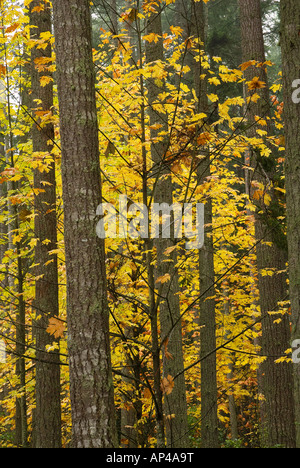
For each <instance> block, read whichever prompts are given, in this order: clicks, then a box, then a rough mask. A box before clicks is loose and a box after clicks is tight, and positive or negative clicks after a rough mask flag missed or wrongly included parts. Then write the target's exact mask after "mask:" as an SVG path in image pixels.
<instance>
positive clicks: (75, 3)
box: [53, 0, 117, 448]
mask: <svg viewBox="0 0 300 468" xmlns="http://www.w3.org/2000/svg"><path fill="white" fill-rule="evenodd" d="M53 12H54V29H55V39H56V57H57V83H58V98H59V108H60V130H61V146H62V183H63V201H64V226H65V227H64V234H65V250H66V270H67V316H68V320H67V321H68V352H69V366H70V393H71V409H72V433H73V437H72V446H73V447H74V448H109V447H114V446H116V444H117V442H116V439H117V434H116V430H115V410H114V399H113V381H112V369H111V357H110V342H109V311H108V304H107V288H106V272H105V250H104V242H103V240H101V239H99V238H98V237H97V235H96V224H97V219H96V210H97V207H98V205H99V204H100V203H101V198H102V197H101V178H100V163H99V139H98V122H97V109H96V97H95V72H94V64H93V57H92V41H91V17H90V1H89V0H68V1H65V0H54V2H53Z"/></svg>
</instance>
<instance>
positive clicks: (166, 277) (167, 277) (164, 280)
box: [156, 273, 171, 284]
mask: <svg viewBox="0 0 300 468" xmlns="http://www.w3.org/2000/svg"><path fill="white" fill-rule="evenodd" d="M170 279H171V276H170V275H169V273H166V274H165V275H163V276H160V277H159V278H157V280H156V283H161V284H164V283H167V282H168V281H170Z"/></svg>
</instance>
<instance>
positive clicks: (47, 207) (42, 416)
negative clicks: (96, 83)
mask: <svg viewBox="0 0 300 468" xmlns="http://www.w3.org/2000/svg"><path fill="white" fill-rule="evenodd" d="M38 5H40V1H39V0H36V1H33V2H31V4H30V24H31V27H32V29H31V35H32V38H39V37H40V34H41V33H44V32H47V31H51V28H52V23H51V11H50V9H49V8H45V10H44V11H41V12H32V11H33V9H34V8H36V7H37V6H38ZM51 55H52V50H51V46H50V45H49V46H48V47H47V48H46V49H44V50H43V49H37V48H33V49H32V50H31V62H32V63H31V69H32V72H31V90H32V93H31V98H32V106H33V107H36V106H37V103H36V100H37V99H39V100H40V101H41V104H39V110H42V111H43V112H45V113H46V112H48V113H51V112H52V107H53V84H52V81H51V82H50V83H49V84H48V85H46V86H41V85H40V78H41V76H50V77H51V74H49V73H48V72H46V71H42V72H41V73H39V71H38V70H37V67H36V63H35V60H36V59H38V58H40V57H47V58H51ZM33 116H34V118H35V121H36V124H34V126H33V129H32V142H33V151H34V152H39V153H44V154H45V156H46V158H51V154H50V153H51V151H52V149H53V143H52V141H53V140H54V127H53V124H52V123H50V124H47V125H46V126H43V128H41V127H40V126H39V118H38V117H37V116H36V115H35V112H33ZM44 182H45V183H44ZM55 182H56V181H55V162H52V163H51V164H50V170H49V172H42V173H41V172H40V170H39V169H35V170H34V188H35V190H36V193H35V199H34V210H35V225H34V231H35V238H36V239H38V241H37V245H36V248H35V264H36V265H37V266H36V268H35V274H36V276H37V277H38V279H37V280H36V286H35V301H34V306H35V308H36V316H37V317H39V318H38V319H37V320H36V323H35V337H36V348H37V353H36V358H37V361H36V387H35V392H36V410H35V421H34V431H35V437H34V441H35V448H60V447H61V405H60V367H59V353H58V352H57V351H54V352H51V353H47V352H45V350H46V346H47V345H50V344H52V342H53V341H54V338H53V337H52V336H50V334H49V333H47V331H46V329H47V327H48V324H49V318H50V317H54V316H56V317H58V315H59V305H58V272H57V256H56V255H50V254H49V252H50V251H51V250H54V249H56V248H57V231H56V183H55ZM39 190H41V192H40V193H38V191H39ZM45 241H46V242H45ZM49 261H51V263H49V264H47V262H49Z"/></svg>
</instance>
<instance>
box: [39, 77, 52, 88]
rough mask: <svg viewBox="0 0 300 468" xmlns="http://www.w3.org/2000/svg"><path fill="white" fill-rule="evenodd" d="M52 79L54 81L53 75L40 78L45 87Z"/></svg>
mask: <svg viewBox="0 0 300 468" xmlns="http://www.w3.org/2000/svg"><path fill="white" fill-rule="evenodd" d="M51 81H53V78H52V76H42V77H41V78H40V84H41V86H42V87H43V88H44V87H45V86H46V85H47V84H49V83H50V82H51Z"/></svg>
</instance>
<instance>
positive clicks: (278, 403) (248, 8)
mask: <svg viewBox="0 0 300 468" xmlns="http://www.w3.org/2000/svg"><path fill="white" fill-rule="evenodd" d="M239 5H240V15H241V33H242V49H243V61H244V62H246V61H249V60H257V61H258V62H265V50H264V38H263V31H262V21H261V7H260V1H259V0H240V1H239ZM244 73H245V78H246V81H251V80H252V79H253V78H254V77H255V76H258V77H259V80H260V81H263V82H265V83H266V86H265V88H263V89H258V90H255V91H256V92H258V93H259V95H260V97H261V98H260V99H259V100H258V102H257V103H256V104H254V103H252V104H251V105H250V106H248V113H247V118H248V123H249V126H250V128H249V130H248V136H250V137H251V136H255V135H256V133H255V128H257V125H255V116H259V117H261V118H263V119H267V122H268V125H267V127H261V128H264V129H265V130H267V131H268V132H270V131H271V128H270V123H269V121H268V117H269V115H270V98H269V89H268V77H267V73H266V70H265V67H260V68H257V67H249V68H247V70H245V72H244ZM247 95H249V92H248V94H247ZM258 125H259V124H258ZM251 126H252V127H251ZM250 164H251V166H252V168H253V169H254V171H253V174H252V181H251V182H254V183H255V182H258V183H261V184H263V186H264V187H265V193H268V194H269V195H270V197H271V200H272V202H271V205H270V206H269V207H268V206H266V205H265V203H264V199H263V198H264V196H263V197H262V198H261V199H260V200H259V201H258V202H256V204H257V211H256V214H255V236H256V240H257V241H261V240H262V241H261V242H259V244H258V246H257V249H256V253H257V268H258V273H259V275H258V287H259V295H260V309H261V314H262V317H263V319H262V338H261V346H262V354H263V355H266V356H267V359H266V361H265V362H264V363H263V365H262V368H261V374H260V375H261V385H262V389H261V390H262V393H263V394H264V397H265V403H264V409H263V414H264V415H265V417H264V418H263V419H264V420H263V424H262V440H263V443H264V444H265V445H267V446H269V447H272V446H275V445H281V446H283V447H287V448H292V447H294V446H295V424H294V408H293V385H292V382H293V379H292V366H291V364H289V363H281V364H276V363H275V359H276V357H278V356H284V355H285V351H286V350H287V349H288V348H289V346H290V325H289V316H288V315H284V316H280V318H281V321H280V323H274V320H275V319H276V318H278V317H275V318H274V316H271V315H269V316H268V315H267V314H268V312H269V311H276V310H278V308H279V309H280V306H278V303H279V302H280V301H283V300H284V299H285V298H286V296H287V284H286V279H287V278H286V274H284V273H282V271H284V270H285V268H286V262H287V252H286V249H285V239H284V234H283V230H282V227H281V226H280V224H279V223H278V221H277V219H276V215H275V213H276V211H277V209H278V207H279V203H278V200H277V196H276V191H275V190H274V180H275V179H274V173H275V168H276V160H275V158H273V156H272V155H270V157H269V158H263V157H261V156H260V155H259V154H257V152H255V151H253V150H252V151H251V160H250ZM255 190H257V188H255V185H254V186H253V184H252V185H251V186H250V187H249V191H250V196H253V193H254V191H255ZM265 193H264V194H265ZM253 200H254V199H253ZM254 202H255V201H254ZM277 216H278V214H277ZM267 243H268V244H267ZM266 268H270V269H275V272H280V273H278V274H277V273H275V274H273V276H263V275H262V274H261V271H262V270H263V269H266Z"/></svg>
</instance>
